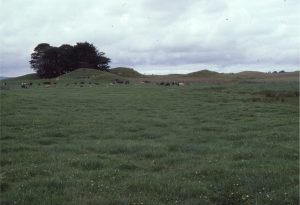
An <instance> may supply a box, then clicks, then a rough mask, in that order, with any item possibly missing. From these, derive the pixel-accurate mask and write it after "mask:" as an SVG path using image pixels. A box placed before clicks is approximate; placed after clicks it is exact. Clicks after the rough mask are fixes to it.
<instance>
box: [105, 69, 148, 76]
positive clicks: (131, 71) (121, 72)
mask: <svg viewBox="0 0 300 205" xmlns="http://www.w3.org/2000/svg"><path fill="white" fill-rule="evenodd" d="M110 72H111V73H114V74H116V75H119V76H123V77H128V78H134V77H141V76H142V74H140V73H139V72H137V71H135V70H134V69H132V68H124V67H117V68H112V69H110Z"/></svg>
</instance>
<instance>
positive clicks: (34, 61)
mask: <svg viewBox="0 0 300 205" xmlns="http://www.w3.org/2000/svg"><path fill="white" fill-rule="evenodd" d="M104 55H105V53H103V52H99V51H98V50H97V48H96V47H95V46H94V45H93V44H90V43H88V42H84V43H77V44H76V45H75V46H71V45H68V44H64V45H61V46H60V47H54V46H50V45H49V44H48V43H41V44H39V45H37V46H36V47H35V49H34V52H33V53H32V54H31V60H30V61H29V62H30V65H31V68H32V69H33V70H34V71H36V72H37V74H38V75H39V76H40V77H41V78H52V77H56V76H59V75H61V74H64V73H68V72H70V71H73V70H76V69H77V68H93V69H98V70H103V71H108V68H109V65H108V64H109V63H110V59H109V58H107V57H105V56H104Z"/></svg>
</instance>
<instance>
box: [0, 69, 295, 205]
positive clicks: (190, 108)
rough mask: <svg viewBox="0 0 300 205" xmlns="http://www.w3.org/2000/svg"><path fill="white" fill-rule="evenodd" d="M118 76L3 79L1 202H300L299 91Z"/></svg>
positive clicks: (289, 86)
mask: <svg viewBox="0 0 300 205" xmlns="http://www.w3.org/2000/svg"><path fill="white" fill-rule="evenodd" d="M99 72H100V73H99ZM115 78H118V79H124V80H126V78H122V76H117V75H115V74H113V73H109V72H101V71H97V70H89V69H80V70H76V71H75V72H73V73H69V74H66V75H63V76H60V77H59V78H53V79H42V80H40V79H39V80H35V79H32V78H31V79H30V80H28V81H31V82H32V86H31V87H29V88H28V89H22V88H21V86H20V82H22V81H24V80H25V79H24V78H23V79H22V81H20V79H10V80H7V81H6V83H7V86H9V87H10V89H5V90H1V98H0V101H1V137H0V143H1V147H0V148H1V149H0V152H1V155H0V156H1V157H0V166H1V170H0V189H1V195H0V200H1V201H0V203H1V204H30V205H40V204H49V205H50V204H51V205H53V204H57V205H60V204H70V205H71V204H72V205H75V204H78V205H79V204H80V205H82V204H110V205H113V204H116V205H119V204H150V205H151V204H153V205H158V204H169V205H173V204H189V205H190V204H207V205H210V204H211V205H215V204H216V205H242V204H245V205H250V204H251V205H252V204H261V205H262V204H264V205H295V204H299V196H298V193H299V129H298V126H299V82H298V81H280V82H277V81H276V82H270V81H266V82H257V81H238V82H237V81H232V82H227V81H226V83H219V82H218V83H213V82H205V83H203V82H202V81H199V82H202V83H189V84H186V85H185V86H159V85H156V84H155V83H146V84H145V83H144V84H139V83H138V82H139V81H138V80H136V81H133V82H132V83H130V84H129V85H126V86H125V85H113V86H111V85H110V84H109V83H110V82H111V81H112V80H114V79H115ZM150 80H151V79H150ZM48 81H49V82H51V86H50V87H45V85H44V84H43V82H48ZM81 82H84V83H82V84H81ZM89 82H91V84H89ZM54 83H56V84H54ZM75 83H76V84H75ZM39 84H40V85H39ZM81 86H82V87H81ZM277 97H278V98H279V99H281V98H283V99H284V100H283V101H282V100H276V98H277ZM253 98H259V99H262V100H257V101H254V100H253ZM266 99H274V100H266Z"/></svg>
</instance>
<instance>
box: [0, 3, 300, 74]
mask: <svg viewBox="0 0 300 205" xmlns="http://www.w3.org/2000/svg"><path fill="white" fill-rule="evenodd" d="M0 3H1V8H2V10H1V13H0V19H5V20H1V21H0V56H1V57H0V66H1V75H6V74H7V75H8V74H9V75H20V74H24V73H28V72H30V66H29V64H28V60H29V58H30V53H31V52H32V50H33V48H34V47H35V46H36V45H37V44H38V43H41V42H48V43H50V44H51V45H54V46H58V45H61V44H63V43H68V44H75V43H76V42H80V41H89V42H91V43H93V44H95V46H97V47H98V48H99V49H100V50H101V51H104V52H105V53H106V54H107V56H108V57H110V58H111V59H112V66H131V67H136V68H138V69H141V71H147V70H145V69H150V70H152V71H153V70H155V69H154V68H157V69H158V68H159V69H165V70H166V71H168V72H176V71H182V72H184V68H186V71H187V70H189V71H190V70H192V68H191V66H194V69H199V68H201V67H211V68H212V69H215V70H218V71H227V72H228V71H229V72H230V69H232V71H236V70H238V69H240V70H245V69H248V68H249V69H252V68H253V69H259V70H266V69H268V68H266V66H268V67H272V68H273V67H276V66H283V67H289V68H290V69H291V70H292V69H299V46H297V45H299V35H300V29H299V26H298V19H299V17H300V16H299V14H297V13H298V12H297V8H299V6H300V3H299V1H296V0H287V1H273V0H261V1H246V0H245V1H244V0H243V1H240V0H215V1H209V0H186V1H180V0H174V1H159V0H131V1H129V0H116V1H97V0H87V1H80V0H72V1H71V0H64V1H62V0H52V1H47V0H39V1H38V0H27V1H21V0H10V1H4V0H0ZM172 67H173V70H172Z"/></svg>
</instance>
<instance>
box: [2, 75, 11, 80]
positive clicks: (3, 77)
mask: <svg viewBox="0 0 300 205" xmlns="http://www.w3.org/2000/svg"><path fill="white" fill-rule="evenodd" d="M8 78H9V77H5V76H0V80H4V79H8Z"/></svg>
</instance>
